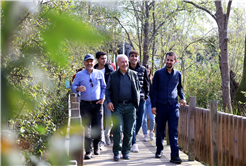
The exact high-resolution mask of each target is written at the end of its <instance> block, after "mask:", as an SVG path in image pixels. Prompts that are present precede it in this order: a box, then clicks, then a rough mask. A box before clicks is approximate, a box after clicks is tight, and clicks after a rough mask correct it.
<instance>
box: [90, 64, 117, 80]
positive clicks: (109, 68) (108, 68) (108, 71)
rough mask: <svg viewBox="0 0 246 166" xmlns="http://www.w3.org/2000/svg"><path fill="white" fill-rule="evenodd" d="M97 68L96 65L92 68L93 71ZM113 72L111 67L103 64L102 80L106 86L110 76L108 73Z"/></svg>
mask: <svg viewBox="0 0 246 166" xmlns="http://www.w3.org/2000/svg"><path fill="white" fill-rule="evenodd" d="M97 67H98V64H96V65H95V66H94V69H97ZM113 71H114V69H113V67H111V66H109V65H108V64H107V63H106V64H105V74H104V79H105V82H106V84H107V82H108V78H109V76H110V73H112V72H113Z"/></svg>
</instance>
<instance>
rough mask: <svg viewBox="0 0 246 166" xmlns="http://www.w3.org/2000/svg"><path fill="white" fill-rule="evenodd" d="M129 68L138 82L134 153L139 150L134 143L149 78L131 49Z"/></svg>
mask: <svg viewBox="0 0 246 166" xmlns="http://www.w3.org/2000/svg"><path fill="white" fill-rule="evenodd" d="M128 59H129V61H130V62H129V69H131V70H134V71H136V72H137V73H138V79H139V83H140V104H139V107H138V111H137V117H136V123H135V125H134V127H133V138H132V151H133V152H135V153H138V152H139V149H138V145H137V144H136V136H137V134H138V131H139V130H140V128H141V126H142V124H143V116H144V110H145V106H146V105H145V101H146V99H147V98H148V97H149V89H150V80H149V76H148V72H147V70H146V68H145V67H144V66H141V65H140V64H139V62H138V52H137V51H136V50H132V51H130V53H129V57H128Z"/></svg>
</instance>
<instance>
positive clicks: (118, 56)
mask: <svg viewBox="0 0 246 166" xmlns="http://www.w3.org/2000/svg"><path fill="white" fill-rule="evenodd" d="M120 58H126V60H127V62H128V57H127V56H126V55H125V54H119V55H117V57H116V62H118V60H119V59H120Z"/></svg>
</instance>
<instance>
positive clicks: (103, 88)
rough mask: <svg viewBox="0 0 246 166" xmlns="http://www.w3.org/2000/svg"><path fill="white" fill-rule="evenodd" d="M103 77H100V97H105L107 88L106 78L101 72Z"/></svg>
mask: <svg viewBox="0 0 246 166" xmlns="http://www.w3.org/2000/svg"><path fill="white" fill-rule="evenodd" d="M101 75H102V78H101V79H100V85H101V94H100V99H105V89H106V83H105V79H104V75H103V73H102V72H101Z"/></svg>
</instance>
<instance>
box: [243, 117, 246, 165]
mask: <svg viewBox="0 0 246 166" xmlns="http://www.w3.org/2000/svg"><path fill="white" fill-rule="evenodd" d="M242 132H243V133H242V135H243V139H245V138H246V117H243V118H242ZM242 148H243V156H244V157H243V161H242V165H246V157H245V156H246V142H245V141H243V146H242Z"/></svg>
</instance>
